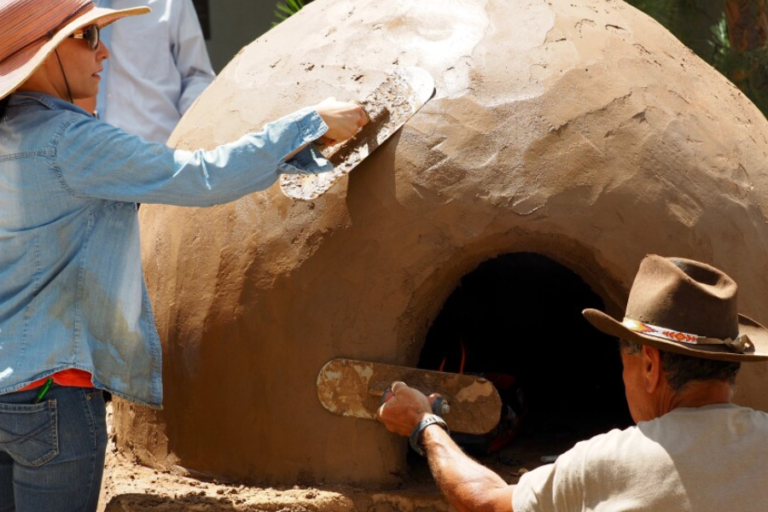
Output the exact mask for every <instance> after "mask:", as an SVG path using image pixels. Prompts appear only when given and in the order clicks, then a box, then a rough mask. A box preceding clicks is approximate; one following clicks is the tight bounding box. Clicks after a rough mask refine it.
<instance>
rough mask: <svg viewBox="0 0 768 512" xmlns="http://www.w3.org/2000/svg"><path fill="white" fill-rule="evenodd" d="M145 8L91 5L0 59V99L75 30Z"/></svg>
mask: <svg viewBox="0 0 768 512" xmlns="http://www.w3.org/2000/svg"><path fill="white" fill-rule="evenodd" d="M148 12H151V9H150V8H149V7H133V8H131V9H120V10H115V9H104V8H101V7H95V8H93V9H91V10H90V11H88V12H86V13H83V14H82V15H80V16H78V17H76V18H74V19H73V20H72V21H70V22H69V23H67V24H66V25H64V26H63V27H62V28H61V29H59V31H58V32H56V34H54V35H53V37H52V38H51V39H48V40H47V41H40V42H39V43H36V44H33V45H30V46H29V47H27V48H24V49H23V50H21V51H20V52H18V53H16V54H14V55H12V56H11V57H8V58H7V59H5V60H4V61H3V62H0V99H3V98H5V97H6V96H8V95H9V94H11V93H12V92H13V91H15V90H16V89H18V88H19V87H20V86H21V85H22V84H23V83H24V81H25V80H26V79H27V78H29V76H30V75H32V73H34V72H35V71H36V70H37V68H39V67H40V65H41V64H42V63H43V61H45V59H46V58H47V57H48V55H50V54H51V52H53V50H55V49H56V47H57V46H59V44H60V43H61V42H62V41H63V40H64V39H66V38H67V37H69V36H70V34H72V33H73V32H75V30H78V29H80V28H83V27H86V26H88V25H94V24H96V25H99V27H106V26H107V25H109V24H110V23H113V22H115V21H117V20H119V19H120V18H124V17H126V16H136V15H139V14H146V13H148Z"/></svg>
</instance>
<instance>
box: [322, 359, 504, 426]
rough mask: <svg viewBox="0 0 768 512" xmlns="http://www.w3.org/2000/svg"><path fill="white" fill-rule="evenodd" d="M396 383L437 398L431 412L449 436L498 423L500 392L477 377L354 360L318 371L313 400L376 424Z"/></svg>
mask: <svg viewBox="0 0 768 512" xmlns="http://www.w3.org/2000/svg"><path fill="white" fill-rule="evenodd" d="M398 380H399V381H403V382H405V383H406V384H408V385H409V386H411V387H413V388H416V389H418V390H419V391H421V392H423V393H424V394H425V395H429V394H431V393H440V395H441V396H442V398H443V400H444V402H443V407H442V410H440V411H435V412H436V413H438V414H440V415H441V416H442V417H443V419H444V420H445V422H446V423H447V424H448V428H450V429H451V431H452V432H462V433H465V434H485V433H487V432H490V431H491V430H493V429H494V427H496V425H497V424H498V423H499V419H500V418H501V397H500V396H499V392H498V391H497V390H496V387H495V386H494V385H493V384H492V383H491V382H490V381H488V380H486V379H484V378H482V377H476V376H472V375H460V374H457V373H446V372H437V371H433V370H423V369H421V368H410V367H407V366H396V365H391V364H382V363H372V362H368V361H356V360H353V359H332V360H331V361H328V362H327V363H326V364H325V366H323V368H322V369H321V370H320V373H319V374H318V376H317V397H318V399H319V400H320V403H321V404H323V407H325V408H326V409H328V410H329V411H330V412H332V413H334V414H338V415H340V416H348V417H353V418H363V419H369V420H375V419H376V412H377V411H378V409H379V407H380V406H381V404H382V396H383V395H384V394H385V393H386V392H387V390H388V388H389V387H390V386H391V385H392V382H394V381H398ZM446 404H447V405H448V407H446V406H445V405H446ZM432 405H433V410H434V405H435V404H434V403H433V404H432Z"/></svg>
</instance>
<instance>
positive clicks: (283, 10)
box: [272, 0, 312, 27]
mask: <svg viewBox="0 0 768 512" xmlns="http://www.w3.org/2000/svg"><path fill="white" fill-rule="evenodd" d="M311 2H312V0H281V1H279V2H277V5H275V11H274V14H275V17H276V18H277V20H275V21H273V22H272V26H273V27H274V26H275V25H279V24H280V22H281V21H284V20H287V19H288V18H290V17H291V16H293V15H294V14H296V13H297V12H299V11H300V10H302V9H303V8H304V6H305V5H307V4H308V3H311Z"/></svg>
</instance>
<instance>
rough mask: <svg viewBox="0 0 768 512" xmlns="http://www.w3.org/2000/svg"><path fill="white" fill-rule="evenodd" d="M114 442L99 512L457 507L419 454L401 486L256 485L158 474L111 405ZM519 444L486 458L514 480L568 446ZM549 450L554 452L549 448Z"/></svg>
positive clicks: (389, 511) (359, 511)
mask: <svg viewBox="0 0 768 512" xmlns="http://www.w3.org/2000/svg"><path fill="white" fill-rule="evenodd" d="M107 422H108V428H109V439H110V440H109V446H108V447H107V461H106V470H105V474H104V484H103V487H102V493H101V500H100V502H99V503H100V506H99V512H145V511H149V510H151V511H156V512H179V511H182V510H183V511H186V512H254V511H269V512H420V511H426V510H430V511H438V512H442V511H445V512H447V511H449V510H453V509H452V508H450V507H449V505H448V504H447V502H446V501H445V500H444V498H443V497H442V496H441V494H440V492H439V490H438V489H437V486H436V485H435V483H434V481H433V479H432V476H431V475H430V473H429V467H428V466H427V464H426V460H424V459H421V458H418V457H417V456H414V457H413V458H412V459H409V465H408V467H409V470H408V474H407V475H403V477H402V479H403V484H402V485H401V488H400V489H397V490H388V491H375V490H367V489H361V488H354V487H344V486H324V487H321V488H318V487H302V486H293V487H285V488H272V487H265V488H262V487H251V486H247V485H242V484H237V483H230V482H228V483H225V482H218V481H215V480H213V481H204V480H199V479H197V478H192V477H189V476H185V475H183V474H181V473H182V472H183V470H179V474H173V473H170V472H158V471H155V470H153V469H150V468H147V467H145V466H142V465H140V464H137V463H136V462H135V461H132V460H129V459H128V458H126V456H125V455H123V454H121V453H118V451H117V448H116V446H115V435H114V431H113V429H112V404H111V403H110V404H109V405H108V416H107ZM547 444H549V446H542V445H541V443H529V442H526V443H517V444H515V443H513V444H512V445H510V446H509V447H508V448H505V449H504V450H502V451H501V452H500V453H499V454H495V455H490V456H487V457H485V458H483V459H481V462H483V463H484V464H486V465H488V466H490V467H491V468H492V469H493V470H494V471H496V472H497V473H498V474H499V475H501V476H502V478H504V479H505V480H507V481H508V482H509V483H516V482H517V480H518V479H519V477H520V475H521V474H523V473H524V472H525V471H528V470H530V469H533V468H535V467H537V466H539V465H541V464H542V462H541V460H540V459H541V454H542V453H544V452H546V451H547V449H550V451H551V452H552V453H557V451H561V450H562V449H564V448H565V446H562V447H561V446H557V447H556V446H554V445H553V444H551V442H548V443H547ZM560 444H563V443H560ZM547 453H549V452H547Z"/></svg>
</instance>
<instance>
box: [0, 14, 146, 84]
mask: <svg viewBox="0 0 768 512" xmlns="http://www.w3.org/2000/svg"><path fill="white" fill-rule="evenodd" d="M148 12H150V9H149V8H148V7H134V8H132V9H122V10H115V9H103V8H99V7H96V6H95V5H93V2H91V1H90V0H2V1H1V2H0V27H2V29H1V30H0V99H2V98H5V97H6V96H8V95H9V94H11V93H12V92H13V91H15V90H16V89H18V88H19V86H20V85H21V84H23V83H24V81H25V80H26V79H27V78H28V77H29V76H30V75H31V74H32V73H34V72H35V70H36V69H37V68H38V67H40V65H41V64H42V63H43V61H44V60H45V59H46V57H48V55H50V54H51V52H53V50H55V49H56V47H57V46H58V45H59V43H61V42H62V41H63V40H64V39H65V38H67V37H69V36H70V35H71V34H72V33H73V32H75V31H76V30H78V29H81V28H83V27H87V26H88V25H99V27H104V26H106V25H109V24H110V23H112V22H114V21H116V20H118V19H120V18H123V17H125V16H134V15H137V14H145V13H148Z"/></svg>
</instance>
